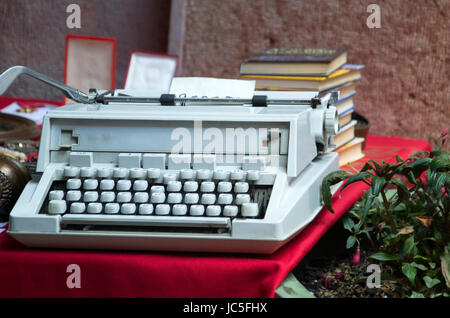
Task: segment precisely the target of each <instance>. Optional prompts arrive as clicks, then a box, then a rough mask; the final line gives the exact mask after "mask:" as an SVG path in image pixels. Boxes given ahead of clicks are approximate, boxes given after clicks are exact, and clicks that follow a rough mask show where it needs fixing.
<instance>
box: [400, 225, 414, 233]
mask: <svg viewBox="0 0 450 318" xmlns="http://www.w3.org/2000/svg"><path fill="white" fill-rule="evenodd" d="M413 232H414V228H413V227H412V226H410V225H409V226H405V227H404V228H401V229H400V230H399V231H398V233H397V235H406V234H411V233H413Z"/></svg>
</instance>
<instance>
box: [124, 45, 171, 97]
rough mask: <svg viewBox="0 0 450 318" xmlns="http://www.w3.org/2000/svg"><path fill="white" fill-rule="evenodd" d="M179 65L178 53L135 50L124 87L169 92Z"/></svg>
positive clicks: (126, 88)
mask: <svg viewBox="0 0 450 318" xmlns="http://www.w3.org/2000/svg"><path fill="white" fill-rule="evenodd" d="M177 65H178V56H176V55H170V54H165V53H154V52H143V51H133V52H132V53H131V56H130V62H129V65H128V72H127V76H126V78H125V84H124V89H125V90H141V91H142V90H150V91H152V92H155V91H157V92H161V93H168V92H169V89H170V85H171V83H172V79H173V77H174V76H175V74H176V71H177Z"/></svg>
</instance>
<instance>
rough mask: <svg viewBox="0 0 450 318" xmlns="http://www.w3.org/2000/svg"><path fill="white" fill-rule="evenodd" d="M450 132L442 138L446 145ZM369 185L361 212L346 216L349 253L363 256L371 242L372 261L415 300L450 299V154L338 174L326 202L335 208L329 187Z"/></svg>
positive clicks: (330, 179) (325, 188) (325, 191)
mask: <svg viewBox="0 0 450 318" xmlns="http://www.w3.org/2000/svg"><path fill="white" fill-rule="evenodd" d="M446 135H447V130H444V131H443V132H442V134H441V138H442V143H444V142H445V138H446ZM344 180H346V181H345V182H344V184H343V185H342V187H341V191H342V190H343V189H344V188H346V187H347V186H348V185H350V184H352V183H354V182H364V183H366V184H368V185H369V186H370V188H369V190H367V191H366V193H365V194H364V196H363V198H362V200H361V201H360V202H359V207H358V208H353V209H352V210H351V211H349V213H347V214H346V215H344V217H343V225H344V228H345V229H346V230H348V231H349V233H350V235H349V237H348V239H347V248H355V247H356V250H357V253H356V255H359V249H360V246H361V241H362V240H363V239H366V240H368V241H370V242H371V244H372V245H373V249H374V250H375V253H373V255H371V256H370V257H371V258H372V259H373V260H375V261H379V262H382V263H383V265H384V267H385V268H387V269H388V270H389V271H390V274H392V275H393V276H394V277H396V278H397V279H398V282H399V284H400V285H401V286H402V289H403V291H404V294H406V295H408V296H411V297H439V296H446V297H450V272H449V270H450V231H449V230H450V196H449V192H450V154H449V153H448V152H445V151H441V150H439V149H437V148H436V149H435V150H433V151H431V152H427V151H422V152H418V153H415V154H413V155H412V156H410V157H409V158H407V159H402V158H400V157H399V156H397V158H396V163H388V162H384V161H381V163H377V162H375V161H374V160H370V161H369V162H367V163H366V164H365V165H364V167H363V168H362V169H361V171H359V172H358V173H355V174H351V173H348V172H346V171H343V170H339V171H336V172H333V173H331V174H329V175H328V176H327V177H326V178H325V179H324V181H323V183H322V189H321V194H322V199H323V202H324V204H325V206H326V207H327V209H328V210H329V211H330V212H331V213H334V211H333V208H332V205H331V192H330V186H332V185H334V184H337V183H339V182H341V181H344Z"/></svg>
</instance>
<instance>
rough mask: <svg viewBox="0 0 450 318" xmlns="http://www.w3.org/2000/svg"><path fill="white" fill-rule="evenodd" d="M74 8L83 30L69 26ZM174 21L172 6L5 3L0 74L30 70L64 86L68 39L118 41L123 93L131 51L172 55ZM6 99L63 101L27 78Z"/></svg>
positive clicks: (116, 1) (151, 1)
mask: <svg viewBox="0 0 450 318" xmlns="http://www.w3.org/2000/svg"><path fill="white" fill-rule="evenodd" d="M71 3H76V4H78V5H80V7H81V29H69V28H67V26H66V19H67V17H68V16H69V14H68V13H66V8H67V6H68V5H69V4H71ZM169 16H170V1H167V0H95V1H90V0H0V71H3V70H4V69H6V68H8V67H10V66H13V65H25V66H28V67H30V68H32V69H34V70H36V71H38V72H41V73H43V74H46V75H49V76H51V77H53V78H55V79H59V80H60V81H62V80H63V79H64V47H65V37H66V35H67V34H81V35H95V36H105V37H113V38H116V39H117V60H116V87H122V85H123V83H124V79H125V74H126V70H127V67H128V61H129V57H130V53H131V51H132V50H138V49H139V50H146V51H155V52H166V51H167V35H168V30H169ZM42 88H44V89H43V90H42V91H41V89H42ZM5 95H9V96H23V97H34V98H49V99H61V94H60V93H59V92H58V91H57V90H53V89H48V86H46V85H44V84H41V83H39V82H37V81H35V80H33V79H27V78H20V79H18V80H17V82H15V83H14V84H13V86H12V87H11V88H10V89H9V90H8V91H7V92H6V94H5Z"/></svg>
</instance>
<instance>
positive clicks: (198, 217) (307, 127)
mask: <svg viewBox="0 0 450 318" xmlns="http://www.w3.org/2000/svg"><path fill="white" fill-rule="evenodd" d="M20 74H27V75H29V76H32V77H35V78H37V79H40V80H42V81H44V82H46V83H48V84H50V85H52V86H54V87H58V88H59V89H61V90H62V91H63V93H64V94H65V95H66V96H67V97H69V98H71V99H73V100H75V101H77V102H79V104H72V105H69V106H63V107H59V108H58V109H56V110H52V111H49V112H48V113H47V115H46V117H45V119H44V123H43V129H42V136H41V142H40V149H39V156H38V162H37V168H36V170H37V172H39V173H41V174H40V175H39V177H36V178H34V179H33V180H31V181H30V182H29V183H28V184H27V186H26V187H25V189H24V191H23V193H22V194H21V196H20V198H19V199H18V201H17V203H16V205H15V206H14V208H13V210H12V212H11V214H10V227H9V231H8V232H9V234H10V235H12V236H13V237H14V238H15V239H17V240H18V241H20V242H22V243H23V244H25V245H27V246H30V247H48V248H82V249H118V250H170V251H207V252H246V253H272V252H274V251H276V250H277V249H278V248H280V247H281V246H283V245H284V244H285V243H286V242H288V241H289V240H290V239H292V238H293V237H295V236H296V235H297V234H298V233H299V232H300V231H301V230H302V229H303V228H304V227H305V226H306V225H307V224H308V223H310V222H311V221H312V220H313V219H314V217H315V216H316V215H317V214H318V212H319V211H320V210H321V208H322V205H321V201H320V186H321V182H322V179H323V177H324V176H325V175H327V174H328V173H330V172H332V171H334V170H337V169H338V158H337V154H336V153H325V152H326V150H327V148H328V147H329V146H330V145H331V144H332V136H333V135H334V134H335V133H336V131H337V115H336V110H335V109H334V108H333V107H331V106H329V105H330V102H329V98H330V96H327V97H326V98H322V99H317V98H311V97H310V95H308V96H307V97H308V98H306V99H304V100H293V99H286V96H287V95H286V94H284V95H283V94H280V93H276V92H275V93H273V92H264V94H265V95H264V96H255V97H254V98H253V99H252V100H240V99H230V98H222V99H219V98H216V99H214V98H196V97H193V98H182V97H177V96H174V95H169V94H166V95H162V96H160V97H157V98H154V97H148V98H146V97H133V96H128V95H124V94H120V93H119V92H117V91H116V92H115V91H112V92H111V91H96V90H91V92H90V93H89V94H84V93H82V92H80V91H78V90H75V89H73V88H70V87H67V86H65V85H63V84H60V83H57V82H55V81H53V80H51V79H49V78H48V77H46V76H43V75H42V74H39V73H36V72H34V71H31V70H29V69H27V68H25V67H13V68H10V69H9V70H7V71H6V72H5V73H3V74H2V75H0V94H2V93H3V92H4V91H5V90H6V89H7V87H8V86H9V85H10V84H11V83H12V81H13V80H14V79H15V78H16V77H17V76H19V75H20ZM305 96H306V95H305ZM283 98H284V99H283Z"/></svg>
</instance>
